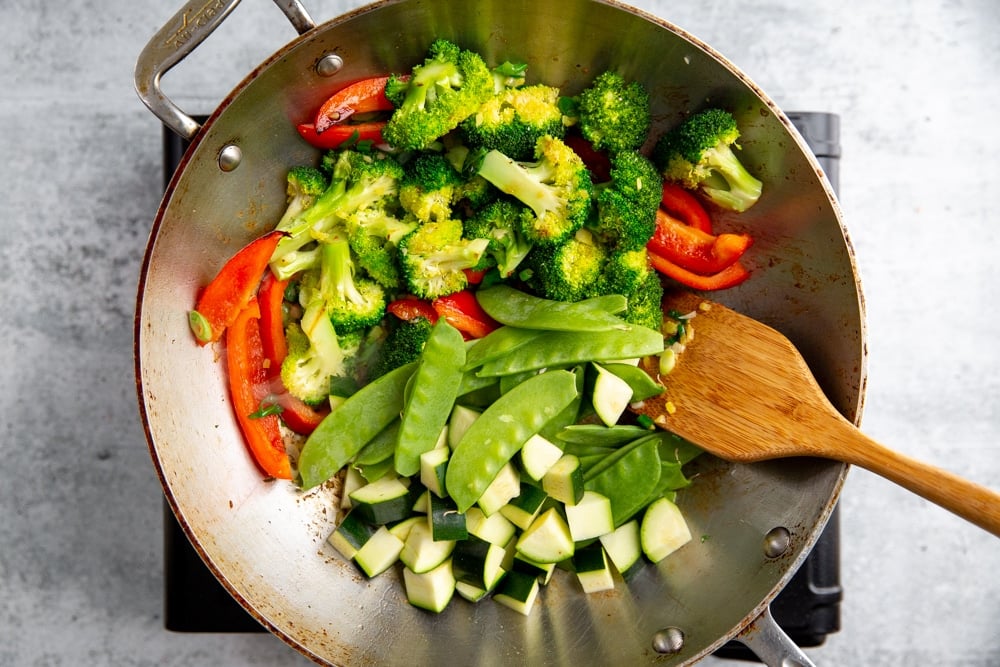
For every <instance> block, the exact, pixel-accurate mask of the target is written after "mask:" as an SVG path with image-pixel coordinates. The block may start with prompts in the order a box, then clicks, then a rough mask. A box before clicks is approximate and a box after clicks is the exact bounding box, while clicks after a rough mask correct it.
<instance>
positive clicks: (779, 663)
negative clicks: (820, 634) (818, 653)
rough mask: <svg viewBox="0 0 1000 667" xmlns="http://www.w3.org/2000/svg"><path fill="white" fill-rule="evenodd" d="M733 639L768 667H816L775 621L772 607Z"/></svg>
mask: <svg viewBox="0 0 1000 667" xmlns="http://www.w3.org/2000/svg"><path fill="white" fill-rule="evenodd" d="M733 639H735V640H736V641H738V642H740V643H741V644H743V645H744V646H746V647H747V648H748V649H750V650H751V651H753V653H754V655H756V656H757V657H758V658H760V660H761V662H763V663H764V664H765V665H767V666H768V667H815V664H814V663H813V662H812V660H810V659H809V656H807V655H806V654H805V653H803V651H802V649H800V648H799V647H798V645H796V643H795V642H793V641H792V640H791V639H790V638H789V637H788V635H787V634H785V631H784V630H782V629H781V627H780V626H779V625H778V623H777V622H776V621H775V620H774V617H773V616H771V608H770V607H768V608H766V609H765V610H764V612H763V613H762V614H761V615H760V616H758V617H757V618H755V619H754V620H753V622H752V623H750V625H748V626H747V627H746V628H745V629H744V630H743V631H742V632H741V633H740V634H738V635H737V636H736V637H734V638H733Z"/></svg>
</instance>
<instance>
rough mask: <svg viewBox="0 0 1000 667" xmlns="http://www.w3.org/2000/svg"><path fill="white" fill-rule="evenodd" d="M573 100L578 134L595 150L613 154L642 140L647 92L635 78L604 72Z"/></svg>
mask: <svg viewBox="0 0 1000 667" xmlns="http://www.w3.org/2000/svg"><path fill="white" fill-rule="evenodd" d="M573 102H575V104H574V105H573V106H574V107H575V113H576V121H577V125H578V126H579V128H580V134H582V135H583V137H584V138H585V139H587V141H589V142H590V143H591V144H592V145H593V146H594V148H596V149H597V150H605V151H607V152H608V153H610V154H612V155H613V154H615V153H620V152H622V151H631V150H638V149H639V147H641V146H642V145H643V143H645V141H646V136H647V135H648V133H649V126H650V124H651V119H652V117H651V114H650V106H649V93H648V92H646V88H645V87H644V86H643V85H642V84H641V83H639V82H638V81H628V80H626V79H625V77H624V76H622V75H621V74H619V73H618V72H613V71H608V72H604V73H603V74H600V75H599V76H598V77H597V78H595V79H594V80H593V82H591V84H590V86H589V87H588V88H586V89H584V90H583V91H582V92H581V93H580V94H579V95H577V96H576V98H574V99H573Z"/></svg>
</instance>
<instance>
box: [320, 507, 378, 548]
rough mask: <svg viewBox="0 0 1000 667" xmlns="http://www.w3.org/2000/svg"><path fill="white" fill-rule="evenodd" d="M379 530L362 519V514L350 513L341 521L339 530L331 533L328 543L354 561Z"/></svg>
mask: <svg viewBox="0 0 1000 667" xmlns="http://www.w3.org/2000/svg"><path fill="white" fill-rule="evenodd" d="M377 530H378V526H373V525H372V524H370V523H368V522H367V521H365V520H364V519H362V518H361V513H360V512H355V511H353V510H352V511H350V512H348V513H347V514H346V515H344V518H343V519H341V521H340V525H339V526H337V529H336V530H334V531H333V532H332V533H330V537H328V538H327V542H329V543H330V546H332V547H333V548H334V549H336V550H337V553H339V554H340V555H341V556H343V557H344V558H346V559H347V560H354V556H355V554H357V553H358V549H360V548H361V547H363V546H364V545H365V543H366V542H368V540H370V539H371V537H372V535H374V534H375V532H376V531H377Z"/></svg>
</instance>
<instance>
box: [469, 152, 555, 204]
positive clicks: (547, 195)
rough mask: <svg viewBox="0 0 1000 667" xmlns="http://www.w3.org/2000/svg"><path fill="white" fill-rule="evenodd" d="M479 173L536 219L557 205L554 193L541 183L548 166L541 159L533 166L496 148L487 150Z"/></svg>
mask: <svg viewBox="0 0 1000 667" xmlns="http://www.w3.org/2000/svg"><path fill="white" fill-rule="evenodd" d="M479 175H480V176H482V177H483V178H485V179H486V180H487V181H489V182H490V183H492V184H493V185H495V186H496V187H497V188H498V189H499V190H501V191H503V192H506V193H507V194H509V195H511V196H513V197H516V198H517V199H518V200H520V201H521V202H522V203H523V204H524V205H525V206H528V207H530V208H531V210H532V211H534V212H535V215H536V216H537V217H539V218H540V217H542V216H543V215H544V214H545V213H547V212H548V211H553V210H556V209H558V208H559V206H560V203H561V199H560V198H559V195H558V193H557V192H556V191H555V190H554V189H553V188H551V187H549V186H547V185H546V184H545V183H543V182H542V181H543V179H545V178H547V177H548V176H550V175H551V169H550V168H549V167H548V165H546V164H545V163H544V162H542V163H540V164H539V165H537V166H536V165H524V164H522V163H520V162H515V161H514V160H512V159H510V158H509V157H507V156H506V155H504V154H503V153H501V152H500V151H496V150H491V151H488V152H487V153H486V155H484V156H483V160H482V163H481V164H480V166H479Z"/></svg>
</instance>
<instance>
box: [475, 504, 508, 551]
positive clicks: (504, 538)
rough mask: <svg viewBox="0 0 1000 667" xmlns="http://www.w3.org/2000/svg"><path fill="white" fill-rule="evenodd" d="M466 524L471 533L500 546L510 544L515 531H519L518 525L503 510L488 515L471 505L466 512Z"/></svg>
mask: <svg viewBox="0 0 1000 667" xmlns="http://www.w3.org/2000/svg"><path fill="white" fill-rule="evenodd" d="M465 525H466V527H467V528H468V531H469V534H470V535H475V536H476V537H478V538H479V539H481V540H486V541H487V542H489V543H490V544H495V545H497V546H499V547H504V546H506V545H507V544H509V543H510V540H511V538H512V537H514V533H516V532H517V526H515V525H514V524H513V523H511V521H510V520H509V519H508V518H507V517H505V516H504V515H503V514H502V513H501V512H495V513H493V514H490V515H489V516H487V515H486V513H485V512H483V511H482V510H481V509H479V508H478V507H470V508H469V509H468V511H467V512H466V513H465Z"/></svg>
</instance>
